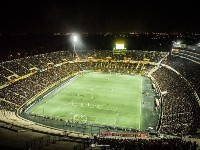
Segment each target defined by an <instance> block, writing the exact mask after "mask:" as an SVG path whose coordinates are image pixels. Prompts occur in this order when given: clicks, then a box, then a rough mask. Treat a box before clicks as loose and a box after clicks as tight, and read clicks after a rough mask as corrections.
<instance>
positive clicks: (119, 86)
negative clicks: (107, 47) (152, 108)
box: [28, 73, 144, 129]
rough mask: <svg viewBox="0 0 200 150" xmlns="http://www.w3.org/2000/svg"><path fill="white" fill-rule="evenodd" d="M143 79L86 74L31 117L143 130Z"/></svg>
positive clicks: (43, 103)
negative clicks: (47, 117) (40, 116)
mask: <svg viewBox="0 0 200 150" xmlns="http://www.w3.org/2000/svg"><path fill="white" fill-rule="evenodd" d="M143 78H144V77H143V76H136V75H134V76H131V75H116V74H103V73H86V74H83V75H80V76H78V77H77V78H76V79H72V80H71V81H69V82H67V83H66V84H64V85H63V86H62V87H60V88H59V89H57V90H55V91H54V92H52V93H51V94H49V95H48V96H46V97H45V98H44V99H43V100H42V101H41V102H39V103H38V104H36V105H34V106H32V107H31V108H30V109H29V110H28V113H31V114H38V115H44V116H49V117H55V118H61V119H64V120H70V121H79V122H87V123H92V124H101V125H109V126H118V127H126V128H136V129H141V127H142V110H141V109H142V106H141V104H142V89H143V88H142V81H143Z"/></svg>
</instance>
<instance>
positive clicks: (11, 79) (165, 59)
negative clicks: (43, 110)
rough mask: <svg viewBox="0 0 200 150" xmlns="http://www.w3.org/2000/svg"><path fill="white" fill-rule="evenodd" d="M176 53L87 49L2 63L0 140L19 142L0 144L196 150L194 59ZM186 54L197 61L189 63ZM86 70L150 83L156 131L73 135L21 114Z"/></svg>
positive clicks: (198, 86) (199, 82)
mask: <svg viewBox="0 0 200 150" xmlns="http://www.w3.org/2000/svg"><path fill="white" fill-rule="evenodd" d="M182 53H184V57H182V56H183V55H182ZM182 53H180V52H179V53H175V54H172V55H171V54H170V53H167V52H157V51H141V50H138V51H137V50H128V51H127V52H126V54H123V55H120V54H117V55H115V54H113V53H112V51H109V50H88V51H77V52H76V54H75V57H73V56H74V55H72V54H71V53H70V52H69V51H58V52H52V53H46V54H40V55H34V56H29V57H25V58H20V59H15V60H10V61H6V62H2V63H1V64H0V110H1V111H0V120H1V127H2V128H3V129H5V130H8V131H4V130H2V129H1V131H2V133H4V132H6V133H7V134H6V133H5V134H3V135H1V136H0V138H1V139H4V140H1V141H7V140H8V139H12V136H15V135H17V136H23V138H21V141H20V140H19V139H18V138H17V136H15V137H14V138H13V139H12V140H11V142H12V143H17V144H16V145H15V144H13V146H11V145H9V144H8V141H7V142H2V143H0V145H2V147H6V146H8V145H9V147H12V148H16V149H28V148H32V149H40V148H43V149H45V148H46V149H48V147H49V146H48V145H50V146H52V143H54V146H52V147H55V149H56V145H58V146H60V145H62V144H63V143H62V142H63V141H64V142H67V143H68V144H67V146H68V149H70V146H69V145H71V148H73V149H92V148H96V149H97V148H99V149H149V148H150V149H197V148H198V142H199V141H198V140H199V139H198V138H199V132H200V131H199V130H200V127H199V125H200V117H199V116H200V111H199V110H200V109H199V105H200V100H199V95H200V77H199V70H200V65H199V63H200V61H198V60H199V59H200V55H199V54H198V53H195V52H188V51H187V50H184V52H182ZM191 55H195V56H196V57H197V59H198V60H195V61H193V60H192V59H191V58H192V57H190V56H191ZM196 57H195V58H196ZM187 58H190V59H187ZM87 70H90V71H91V70H92V71H93V72H104V73H112V74H126V75H127V74H130V75H142V76H147V77H148V78H150V79H151V81H152V82H153V85H154V86H155V87H154V88H155V90H156V92H157V93H158V95H159V100H158V101H156V104H155V107H159V109H160V114H159V121H158V124H157V128H156V130H153V131H151V130H146V131H138V130H134V131H131V132H130V131H129V130H123V134H120V133H118V132H110V130H108V131H107V132H104V133H91V132H89V133H83V132H77V131H75V130H74V127H73V126H71V127H72V128H71V129H70V127H68V128H67V130H66V129H65V128H63V129H62V128H56V126H51V124H53V122H58V120H55V119H52V118H46V117H45V116H42V117H43V118H42V119H50V122H51V123H50V124H49V125H46V124H41V123H38V122H37V121H35V122H34V120H28V119H27V118H26V117H25V116H24V115H23V113H24V111H25V110H26V109H27V108H28V107H31V106H32V105H35V104H37V100H38V97H39V96H41V95H42V94H44V93H46V92H47V91H48V90H49V89H52V88H54V87H56V86H58V85H60V83H61V82H63V81H67V80H69V79H71V78H72V77H74V76H77V75H78V74H80V73H82V72H84V71H87ZM37 117H38V116H37ZM40 117H41V116H40ZM40 119H41V118H40ZM42 119H41V120H42ZM59 121H62V120H59ZM32 132H34V134H33V133H32ZM26 133H27V134H26ZM28 133H29V134H28ZM130 133H131V134H130ZM20 134H21V135H20ZM20 142H21V143H22V144H19V143H20ZM59 143H62V144H59ZM63 145H64V144H63ZM65 146H66V145H65ZM65 148H66V147H65ZM63 149H64V148H63Z"/></svg>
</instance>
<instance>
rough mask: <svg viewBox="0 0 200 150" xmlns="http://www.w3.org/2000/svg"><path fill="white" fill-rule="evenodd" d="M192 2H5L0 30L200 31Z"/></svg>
mask: <svg viewBox="0 0 200 150" xmlns="http://www.w3.org/2000/svg"><path fill="white" fill-rule="evenodd" d="M196 3H197V2H186V1H174V2H170V1H162V2H157V1H144V0H143V1H132V2H131V1H126V0H125V1H122V2H118V1H117V2H116V1H113V0H110V1H104V0H101V1H99V0H96V1H90V0H85V1H80V0H76V1H62V0H61V1H54V0H49V1H37V0H35V1H23V0H19V1H6V2H5V3H3V4H2V5H1V6H0V18H1V24H0V33H1V34H10V33H12V34H20V33H28V34H30V33H31V34H50V33H69V32H70V33H72V32H82V33H83V32H87V33H99V32H111V33H119V32H167V33H169V32H190V33H200V28H199V26H200V22H199V14H200V10H199V9H198V5H197V4H196Z"/></svg>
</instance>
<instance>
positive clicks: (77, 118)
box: [73, 114, 87, 123]
mask: <svg viewBox="0 0 200 150" xmlns="http://www.w3.org/2000/svg"><path fill="white" fill-rule="evenodd" d="M73 122H78V123H86V122H87V116H85V115H79V114H76V115H74V117H73Z"/></svg>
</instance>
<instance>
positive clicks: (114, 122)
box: [114, 117, 117, 125]
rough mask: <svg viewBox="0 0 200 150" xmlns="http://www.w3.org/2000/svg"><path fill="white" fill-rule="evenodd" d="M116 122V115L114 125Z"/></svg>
mask: <svg viewBox="0 0 200 150" xmlns="http://www.w3.org/2000/svg"><path fill="white" fill-rule="evenodd" d="M116 122H117V117H115V121H114V125H115V124H116Z"/></svg>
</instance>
